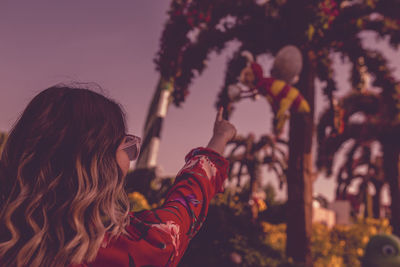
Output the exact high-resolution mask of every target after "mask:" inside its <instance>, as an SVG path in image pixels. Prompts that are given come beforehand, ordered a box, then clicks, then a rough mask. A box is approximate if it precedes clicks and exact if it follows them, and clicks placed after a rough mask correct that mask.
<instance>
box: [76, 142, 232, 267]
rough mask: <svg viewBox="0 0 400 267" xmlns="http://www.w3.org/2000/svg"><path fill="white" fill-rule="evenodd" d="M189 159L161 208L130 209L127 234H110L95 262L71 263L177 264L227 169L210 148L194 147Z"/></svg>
mask: <svg viewBox="0 0 400 267" xmlns="http://www.w3.org/2000/svg"><path fill="white" fill-rule="evenodd" d="M185 161H186V164H185V165H184V166H183V168H182V169H181V170H180V171H179V173H178V175H177V177H176V180H175V183H174V185H173V186H172V188H171V189H170V190H169V191H168V193H167V195H166V197H165V203H164V204H163V205H162V206H161V207H159V208H157V209H154V210H146V211H141V212H137V213H131V214H130V224H129V225H128V226H127V227H126V231H127V233H128V234H127V235H126V234H124V235H122V236H120V237H119V238H118V239H116V240H107V237H106V238H105V241H104V245H103V246H102V247H101V248H100V250H99V252H98V254H97V257H96V259H95V261H94V262H91V263H87V264H80V265H75V266H73V267H78V266H79V267H106V266H107V267H109V266H112V267H133V266H135V267H140V266H142V267H145V266H147V267H151V266H153V267H156V266H157V267H158V266H168V267H169V266H177V264H178V263H179V261H180V259H181V258H182V256H183V254H184V252H185V250H186V248H187V246H188V244H189V241H190V240H191V239H192V238H193V236H194V235H195V234H196V233H197V232H198V230H199V229H200V227H201V225H202V223H203V222H204V220H205V218H206V215H207V210H208V205H209V203H210V200H211V199H212V197H213V196H214V195H215V194H216V193H219V192H222V191H223V183H224V181H225V179H226V177H227V170H228V161H227V160H226V159H225V158H223V157H222V156H221V155H219V154H218V153H216V152H214V151H212V150H210V149H206V148H197V149H193V150H192V151H191V152H189V154H188V155H187V156H186V157H185ZM71 267H72V266H71Z"/></svg>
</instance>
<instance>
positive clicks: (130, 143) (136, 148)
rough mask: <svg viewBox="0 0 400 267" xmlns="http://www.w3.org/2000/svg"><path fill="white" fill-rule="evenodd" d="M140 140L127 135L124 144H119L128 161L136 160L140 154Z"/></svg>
mask: <svg viewBox="0 0 400 267" xmlns="http://www.w3.org/2000/svg"><path fill="white" fill-rule="evenodd" d="M141 142H142V139H141V138H140V137H138V136H135V135H131V134H127V135H126V136H125V140H124V142H123V143H122V144H121V147H120V148H121V149H122V150H124V151H125V152H126V154H128V158H129V160H130V161H134V160H136V159H137V158H138V156H139V153H140V144H141Z"/></svg>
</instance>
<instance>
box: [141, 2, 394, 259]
mask: <svg viewBox="0 0 400 267" xmlns="http://www.w3.org/2000/svg"><path fill="white" fill-rule="evenodd" d="M169 15H170V18H169V20H168V22H167V24H166V28H165V30H164V32H163V36H162V39H161V48H160V52H159V54H158V56H157V59H156V63H157V68H158V70H159V71H160V77H161V78H160V81H167V82H169V83H171V84H172V86H168V88H172V89H170V90H171V91H172V93H171V94H172V97H173V102H174V103H175V105H178V106H179V105H180V104H181V103H182V102H183V101H184V99H185V97H186V96H187V93H188V87H189V85H190V83H191V82H192V80H193V78H194V77H195V76H196V75H198V74H201V72H202V71H203V70H204V68H205V66H206V64H205V63H206V59H207V56H208V55H209V53H210V52H211V51H217V52H220V51H221V50H222V49H223V48H224V47H225V44H226V43H227V42H228V41H230V40H233V39H236V40H238V41H239V42H241V44H242V45H241V47H240V48H239V51H238V52H237V53H236V54H235V55H236V56H237V55H239V54H240V51H242V50H249V51H251V52H252V53H253V54H255V55H260V54H272V55H273V54H275V53H276V52H277V51H278V50H279V49H280V48H281V47H282V46H284V45H287V44H292V45H295V46H297V47H299V48H300V49H301V50H302V51H303V59H304V68H303V72H302V74H301V78H300V81H299V83H298V85H297V87H298V88H299V89H300V91H301V92H302V94H303V95H304V97H305V98H306V100H307V101H308V103H309V104H310V106H311V112H310V114H309V115H308V116H302V115H293V116H292V117H291V122H290V134H289V170H288V199H289V202H288V210H289V213H288V214H289V215H290V216H289V218H288V227H287V234H288V242H287V244H288V246H287V255H288V256H289V257H292V258H294V260H295V261H298V262H304V263H305V264H306V265H307V266H311V265H312V262H311V261H312V259H311V251H310V240H311V208H312V207H311V201H312V199H311V197H312V180H313V178H314V175H313V174H314V172H313V170H312V164H313V159H312V155H311V145H312V137H313V134H312V133H313V118H314V95H315V86H314V84H315V80H316V79H317V78H318V79H320V80H321V81H325V82H326V87H325V90H324V92H325V94H326V95H327V97H328V99H329V101H330V102H332V96H333V91H335V90H336V84H335V81H334V79H333V77H334V70H333V68H332V55H333V53H340V54H341V55H342V56H343V57H346V58H348V59H349V60H350V62H352V63H353V70H352V74H353V75H352V82H353V85H356V84H358V83H359V80H360V77H359V71H358V69H359V67H360V62H359V58H364V60H365V64H366V66H367V67H368V69H369V71H370V72H371V73H373V74H374V75H375V80H374V84H375V85H377V86H379V87H381V88H382V97H383V98H384V99H385V103H387V109H388V111H387V114H388V115H390V118H394V117H396V116H398V115H397V114H398V110H399V109H400V100H399V99H397V100H395V98H394V96H396V97H397V95H398V94H399V92H397V91H396V90H398V91H400V89H398V88H397V89H396V82H395V81H394V79H393V77H392V75H391V72H390V71H389V70H388V69H387V67H386V62H383V61H384V60H383V57H382V56H381V54H380V53H379V52H378V51H370V50H368V49H365V48H363V46H362V42H361V39H360V37H359V35H358V34H359V33H360V32H362V31H364V30H371V31H374V32H376V33H377V34H378V36H380V37H382V38H383V37H385V36H389V41H390V43H391V44H392V45H393V46H396V45H397V44H398V43H399V41H400V31H399V29H400V28H399V18H400V1H399V0H381V1H378V0H358V1H345V0H337V1H334V0H312V1H302V0H269V1H251V0H238V1H228V0H219V1H211V0H203V1H200V0H198V1H195V0H192V1H189V0H175V1H172V4H171V9H170V11H169ZM189 35H191V36H192V38H190V37H189ZM236 63H237V57H235V56H234V57H233V59H232V60H231V61H230V62H229V63H228V67H227V73H226V77H225V85H224V86H223V88H222V91H221V93H220V95H219V100H218V104H217V105H218V106H220V105H222V106H225V107H227V108H226V114H225V116H226V117H229V115H230V113H231V112H232V111H233V105H232V104H231V103H230V101H229V98H228V95H227V87H228V85H230V84H232V83H235V82H236V77H237V76H238V72H237V71H238V69H239V68H238V65H237V64H236ZM382 67H383V70H382ZM160 84H162V83H161V82H160ZM161 88H162V86H159V87H158V88H157V90H156V93H155V98H154V99H153V102H152V105H151V108H150V111H149V115H148V117H147V120H146V126H145V134H144V151H147V150H148V148H146V147H149V146H148V144H149V143H150V142H151V139H152V138H153V137H154V136H158V137H159V136H160V129H161V126H162V119H160V118H159V117H158V116H156V115H155V114H157V109H156V107H157V106H161V105H159V99H160V97H159V96H160V95H161ZM396 101H397V102H396ZM153 118H154V119H153ZM391 138H393V136H392V137H391ZM155 143H157V142H155ZM386 147H387V149H388V150H389V151H390V149H391V148H390V147H389V146H386ZM149 151H150V150H149ZM146 153H147V152H145V153H144V154H143V155H144V156H145V155H146ZM386 155H387V156H386V160H385V162H389V161H390V159H389V158H387V157H389V155H391V154H390V153H386ZM394 158H395V154H393V155H392V156H391V159H392V160H393V159H394ZM139 162H140V160H139ZM391 166H392V165H391ZM388 172H391V174H390V175H391V176H392V177H396V173H395V171H394V169H390V170H389V168H388ZM397 176H398V175H397ZM393 179H394V178H393ZM396 179H397V178H396ZM393 186H394V187H396V186H397V187H399V184H398V182H397V185H396V184H395V183H394V181H393ZM393 201H397V202H398V203H400V198H399V199H393ZM399 216H400V214H399ZM399 219H400V217H399Z"/></svg>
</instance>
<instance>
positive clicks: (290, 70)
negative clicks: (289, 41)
mask: <svg viewBox="0 0 400 267" xmlns="http://www.w3.org/2000/svg"><path fill="white" fill-rule="evenodd" d="M302 67H303V57H302V55H301V52H300V50H299V49H298V48H297V47H296V46H293V45H287V46H284V47H283V48H282V49H281V50H279V52H278V53H277V54H276V56H275V60H274V64H273V66H272V69H271V76H272V77H274V78H276V79H279V80H283V81H285V82H287V83H289V84H292V83H294V82H295V80H296V76H298V75H300V72H301V69H302Z"/></svg>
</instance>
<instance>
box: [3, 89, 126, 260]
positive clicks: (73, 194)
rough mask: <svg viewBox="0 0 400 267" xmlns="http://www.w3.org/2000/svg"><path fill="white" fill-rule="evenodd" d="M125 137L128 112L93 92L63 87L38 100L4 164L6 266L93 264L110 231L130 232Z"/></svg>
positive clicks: (17, 127)
mask: <svg viewBox="0 0 400 267" xmlns="http://www.w3.org/2000/svg"><path fill="white" fill-rule="evenodd" d="M125 133H126V126H125V117H124V113H123V112H122V109H121V107H120V106H119V105H118V104H116V103H115V102H113V101H111V100H109V99H108V98H106V97H104V96H103V95H101V94H98V93H96V92H93V91H91V90H88V89H82V88H73V87H72V88H71V87H68V86H62V85H57V86H54V87H51V88H49V89H46V90H44V91H42V92H41V93H39V94H38V95H37V96H36V97H34V98H33V99H32V101H31V102H30V103H29V104H28V106H27V107H26V109H25V110H24V112H23V114H22V116H21V117H20V119H19V120H18V121H17V123H16V124H15V126H14V127H13V129H12V131H11V132H10V135H9V137H8V140H7V143H6V144H5V147H4V151H3V153H2V156H1V161H0V266H33V267H34V266H46V267H48V266H67V265H69V264H77V263H82V262H90V261H92V260H94V259H95V257H96V255H97V252H98V250H99V248H100V246H101V244H102V241H103V239H104V236H105V233H106V232H107V233H108V235H109V238H117V237H118V236H119V235H120V234H121V233H123V232H124V228H125V226H126V224H127V223H128V221H129V217H128V211H129V201H128V198H127V196H126V193H125V191H124V177H123V174H122V171H121V169H120V168H119V166H118V163H117V161H116V151H117V148H118V146H119V144H120V143H121V142H122V140H123V138H124V135H125Z"/></svg>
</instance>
